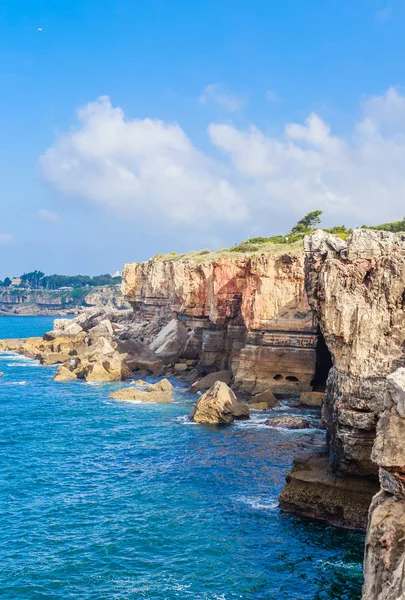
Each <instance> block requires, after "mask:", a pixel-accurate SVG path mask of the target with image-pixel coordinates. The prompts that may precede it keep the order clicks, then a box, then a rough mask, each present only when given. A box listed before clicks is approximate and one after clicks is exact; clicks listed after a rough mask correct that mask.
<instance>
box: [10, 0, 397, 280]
mask: <svg viewBox="0 0 405 600" xmlns="http://www.w3.org/2000/svg"><path fill="white" fill-rule="evenodd" d="M404 27H405V0H328V1H327V2H325V0H306V1H305V2H304V1H303V0H283V1H282V2H281V1H279V0H18V2H17V1H16V0H0V81H1V95H0V132H1V143H0V186H1V188H0V194H1V195H0V198H1V219H0V278H4V277H5V276H14V275H18V274H21V273H23V272H28V271H31V270H34V269H40V270H42V271H44V272H45V273H48V274H50V273H66V274H76V273H82V274H89V275H94V274H97V273H106V272H110V273H111V272H114V271H116V270H117V269H121V268H122V265H123V264H124V263H125V262H131V261H139V260H146V259H148V258H149V257H150V256H152V255H154V254H157V253H161V252H170V251H176V252H185V251H188V250H197V249H202V248H209V249H216V248H218V247H221V246H225V247H229V246H231V245H233V244H235V243H237V242H239V241H241V240H245V239H247V238H249V237H253V236H259V235H261V236H270V235H275V234H279V233H284V232H287V231H288V230H289V229H290V228H291V226H292V225H293V224H294V223H295V222H296V221H297V220H298V219H299V218H301V217H302V216H303V215H304V214H306V213H307V212H308V211H310V210H317V209H321V210H323V211H324V216H323V224H324V225H325V226H332V225H336V224H346V225H347V226H359V225H362V224H363V223H366V224H377V223H381V222H387V221H390V220H398V219H401V218H402V217H403V216H404V215H405V69H404V60H403V57H404V55H405V36H404V35H403V31H404Z"/></svg>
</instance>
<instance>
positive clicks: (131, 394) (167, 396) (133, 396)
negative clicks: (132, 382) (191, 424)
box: [109, 387, 173, 404]
mask: <svg viewBox="0 0 405 600" xmlns="http://www.w3.org/2000/svg"><path fill="white" fill-rule="evenodd" d="M109 398H115V399H116V400H137V401H138V402H159V403H163V404H167V403H169V402H173V396H172V394H171V392H170V391H167V390H166V391H163V390H157V389H155V390H153V389H152V390H151V389H147V390H137V389H136V388H134V387H130V388H123V389H122V390H117V391H116V392H112V393H111V394H110V395H109Z"/></svg>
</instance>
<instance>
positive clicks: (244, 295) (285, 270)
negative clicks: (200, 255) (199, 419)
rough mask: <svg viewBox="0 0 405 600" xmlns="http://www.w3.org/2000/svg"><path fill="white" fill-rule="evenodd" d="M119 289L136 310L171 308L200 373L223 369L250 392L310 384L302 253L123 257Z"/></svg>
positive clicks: (311, 332)
mask: <svg viewBox="0 0 405 600" xmlns="http://www.w3.org/2000/svg"><path fill="white" fill-rule="evenodd" d="M123 291H124V295H125V297H126V299H127V300H128V301H129V302H130V304H131V305H132V306H133V307H134V311H135V313H136V314H140V313H143V314H145V313H148V314H152V315H155V316H156V315H161V314H162V313H163V312H164V311H166V312H167V313H171V314H173V313H174V314H175V315H177V319H178V320H179V321H181V322H182V323H183V324H184V325H185V327H187V328H188V329H189V330H190V331H189V336H188V340H187V342H186V346H185V348H184V351H183V353H184V358H188V359H196V360H197V359H198V370H199V373H200V374H201V375H204V374H206V373H210V372H213V371H220V370H230V371H232V375H233V378H234V379H235V383H236V388H240V389H241V390H245V391H247V392H250V393H259V392H261V391H264V390H265V389H268V388H270V389H272V390H273V391H275V392H277V393H283V394H286V395H296V394H297V393H299V392H301V391H303V390H310V389H311V381H312V379H313V377H314V373H315V365H316V345H317V339H318V338H317V333H318V329H317V324H316V322H315V321H314V318H313V313H312V311H311V310H310V308H309V306H308V302H307V298H306V294H305V289H304V254H303V253H299V252H298V253H283V254H277V253H274V254H273V253H264V254H261V255H260V254H259V255H254V256H235V257H223V258H218V259H215V260H207V261H206V262H204V261H203V262H194V261H192V260H150V261H148V262H144V263H133V264H128V265H126V266H125V268H124V273H123Z"/></svg>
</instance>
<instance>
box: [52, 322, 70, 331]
mask: <svg viewBox="0 0 405 600" xmlns="http://www.w3.org/2000/svg"><path fill="white" fill-rule="evenodd" d="M73 322H74V321H72V319H55V320H54V322H53V330H54V331H59V332H61V331H64V330H65V329H66V327H68V326H69V325H71V324H72V323H73Z"/></svg>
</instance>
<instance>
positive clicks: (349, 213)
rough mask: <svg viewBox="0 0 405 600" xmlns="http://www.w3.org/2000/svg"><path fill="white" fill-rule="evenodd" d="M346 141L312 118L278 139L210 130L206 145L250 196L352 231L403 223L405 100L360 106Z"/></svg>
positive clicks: (395, 97)
mask: <svg viewBox="0 0 405 600" xmlns="http://www.w3.org/2000/svg"><path fill="white" fill-rule="evenodd" d="M363 112H364V114H363V117H362V119H361V121H360V122H359V123H357V124H355V126H354V130H353V133H352V135H351V136H350V137H349V138H348V139H343V138H340V137H336V136H333V134H332V132H331V128H330V126H329V125H328V124H327V123H325V122H324V121H323V120H322V119H321V118H320V117H319V116H318V115H316V114H311V115H310V116H309V117H308V118H307V120H306V121H305V123H304V125H302V124H297V123H290V124H287V125H286V126H285V128H284V132H283V134H282V135H280V136H277V137H274V136H267V135H265V134H264V133H262V132H261V131H259V130H258V129H257V128H256V127H251V128H249V129H248V130H247V131H241V130H240V129H237V128H236V127H234V126H232V125H226V124H211V125H210V127H209V135H210V138H211V141H212V142H213V143H214V144H215V145H216V146H217V147H218V148H220V149H221V150H222V151H223V152H224V153H225V154H226V155H227V156H228V157H229V158H230V160H231V163H232V165H233V167H234V170H235V172H236V173H238V175H239V176H242V177H244V179H245V183H249V184H250V196H251V197H256V198H257V199H258V201H259V199H261V204H262V207H263V209H264V205H266V204H267V205H273V206H281V205H282V206H285V207H286V208H288V207H290V209H292V210H293V211H294V212H295V213H297V214H301V213H304V212H305V211H307V210H310V209H314V208H321V209H323V210H324V211H325V213H326V216H327V215H329V216H331V218H332V216H333V220H335V221H336V219H338V220H339V221H343V220H345V219H346V220H348V221H349V222H350V223H352V224H356V223H357V224H361V223H363V222H368V223H373V222H377V221H379V222H381V221H386V220H388V219H395V218H401V217H402V216H403V213H405V171H404V164H405V97H404V96H401V94H400V93H399V91H398V90H396V89H390V90H388V91H387V92H386V94H385V95H384V96H381V97H375V98H372V99H370V100H369V101H367V102H366V103H364V106H363Z"/></svg>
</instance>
